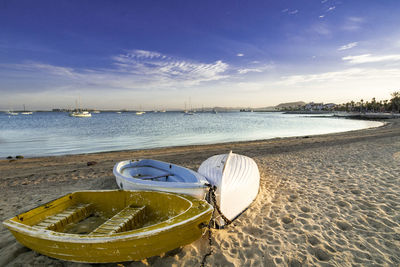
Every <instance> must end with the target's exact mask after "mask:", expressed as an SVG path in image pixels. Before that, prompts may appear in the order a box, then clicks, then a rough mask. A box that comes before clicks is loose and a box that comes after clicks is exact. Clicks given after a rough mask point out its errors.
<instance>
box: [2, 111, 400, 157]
mask: <svg viewBox="0 0 400 267" xmlns="http://www.w3.org/2000/svg"><path fill="white" fill-rule="evenodd" d="M337 118H343V117H337ZM346 119H350V120H366V121H375V122H380V123H382V125H379V126H371V127H367V128H363V129H358V130H350V131H344V132H333V133H325V134H310V135H306V136H309V137H310V136H312V137H316V136H323V135H332V134H341V133H349V132H357V131H364V130H368V129H375V128H381V127H385V126H386V125H387V124H390V123H393V122H395V121H396V119H393V118H392V119H387V118H383V119H382V118H381V119H371V118H363V119H360V118H353V117H346ZM388 121H389V122H388ZM302 136H303V135H299V136H285V137H273V138H267V139H255V140H244V141H228V142H222V143H221V142H220V143H206V144H193V145H177V146H165V147H153V148H138V149H127V150H107V151H98V152H87V153H78V154H60V155H44V156H40V155H36V156H24V155H21V154H18V155H21V156H23V157H24V158H25V159H31V158H51V157H64V156H78V155H93V154H96V155H97V154H103V153H122V152H129V151H130V152H141V151H143V152H145V151H151V150H164V149H174V148H183V149H185V148H192V147H208V146H219V145H234V144H245V143H253V142H256V143H259V142H265V141H273V140H282V139H290V138H301V137H302ZM18 155H14V156H11V155H10V156H11V157H12V158H10V159H8V158H7V157H8V156H5V157H2V158H0V162H1V160H19V159H17V158H16V157H17V156H18Z"/></svg>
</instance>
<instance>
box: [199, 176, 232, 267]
mask: <svg viewBox="0 0 400 267" xmlns="http://www.w3.org/2000/svg"><path fill="white" fill-rule="evenodd" d="M206 185H207V186H208V187H209V190H208V200H209V201H212V204H213V206H214V209H213V211H212V215H211V220H210V222H209V223H208V225H207V231H208V245H209V250H208V252H207V253H206V254H204V256H203V259H202V261H201V264H200V266H201V267H204V264H205V263H206V260H207V257H208V256H211V255H212V253H213V249H212V238H211V237H212V236H211V233H212V231H211V225H212V223H213V222H214V221H213V218H214V213H215V210H217V211H218V213H219V214H220V215H221V218H222V219H223V220H224V221H225V225H229V224H231V223H232V221H231V220H229V219H228V218H226V217H225V215H224V214H222V212H221V209H220V208H219V206H218V205H217V197H216V196H215V191H216V190H217V187H216V186H215V185H214V186H212V185H210V184H206ZM210 198H211V199H210Z"/></svg>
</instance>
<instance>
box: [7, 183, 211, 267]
mask: <svg viewBox="0 0 400 267" xmlns="http://www.w3.org/2000/svg"><path fill="white" fill-rule="evenodd" d="M212 210H213V208H212V206H211V205H209V204H208V203H207V202H206V201H203V200H199V199H196V198H193V197H191V196H187V195H179V194H171V193H166V192H154V191H151V192H149V191H123V190H108V191H83V192H75V193H71V194H67V195H65V196H63V197H61V198H59V199H56V200H54V201H51V202H49V203H46V204H44V205H42V206H40V207H37V208H35V209H32V210H30V211H27V212H25V213H22V214H19V215H17V216H15V217H13V218H11V219H8V220H6V221H4V222H3V224H4V226H5V227H7V228H8V229H9V230H10V231H11V232H12V234H13V235H14V236H15V238H16V239H17V240H18V241H19V242H20V243H21V244H23V245H25V246H26V247H29V248H31V249H32V250H35V251H37V252H39V253H41V254H44V255H47V256H50V257H54V258H58V259H62V260H68V261H74V262H86V263H105V262H121V261H132V260H140V259H144V258H147V257H150V256H155V255H159V254H161V253H164V252H166V251H169V250H172V249H175V248H177V247H180V246H183V245H185V244H189V243H191V242H193V241H194V240H196V239H198V238H199V237H200V236H201V235H202V234H203V232H204V225H207V224H208V222H209V220H210V218H211V214H212Z"/></svg>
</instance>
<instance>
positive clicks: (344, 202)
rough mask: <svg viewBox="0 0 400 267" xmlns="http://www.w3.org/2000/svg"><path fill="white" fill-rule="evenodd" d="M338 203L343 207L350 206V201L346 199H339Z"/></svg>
mask: <svg viewBox="0 0 400 267" xmlns="http://www.w3.org/2000/svg"><path fill="white" fill-rule="evenodd" d="M337 204H338V205H339V206H340V207H342V208H344V207H347V206H350V204H349V203H347V202H346V201H343V200H340V201H338V202H337Z"/></svg>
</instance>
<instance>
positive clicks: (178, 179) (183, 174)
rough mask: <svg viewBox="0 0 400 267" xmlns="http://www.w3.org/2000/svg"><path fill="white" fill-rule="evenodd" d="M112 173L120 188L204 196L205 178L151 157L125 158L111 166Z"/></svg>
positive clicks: (205, 188)
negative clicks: (112, 168) (140, 158)
mask: <svg viewBox="0 0 400 267" xmlns="http://www.w3.org/2000/svg"><path fill="white" fill-rule="evenodd" d="M113 173H114V175H115V178H116V182H117V184H118V186H119V188H121V189H127V190H157V191H165V192H174V193H181V194H187V195H191V196H194V197H197V198H199V199H204V197H205V195H206V193H207V192H208V187H207V180H206V179H205V178H204V177H203V176H202V175H200V174H198V173H196V172H194V171H192V170H189V169H187V168H184V167H182V166H179V165H175V164H171V163H167V162H162V161H158V160H152V159H142V160H126V161H121V162H119V163H117V164H115V166H114V170H113Z"/></svg>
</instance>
